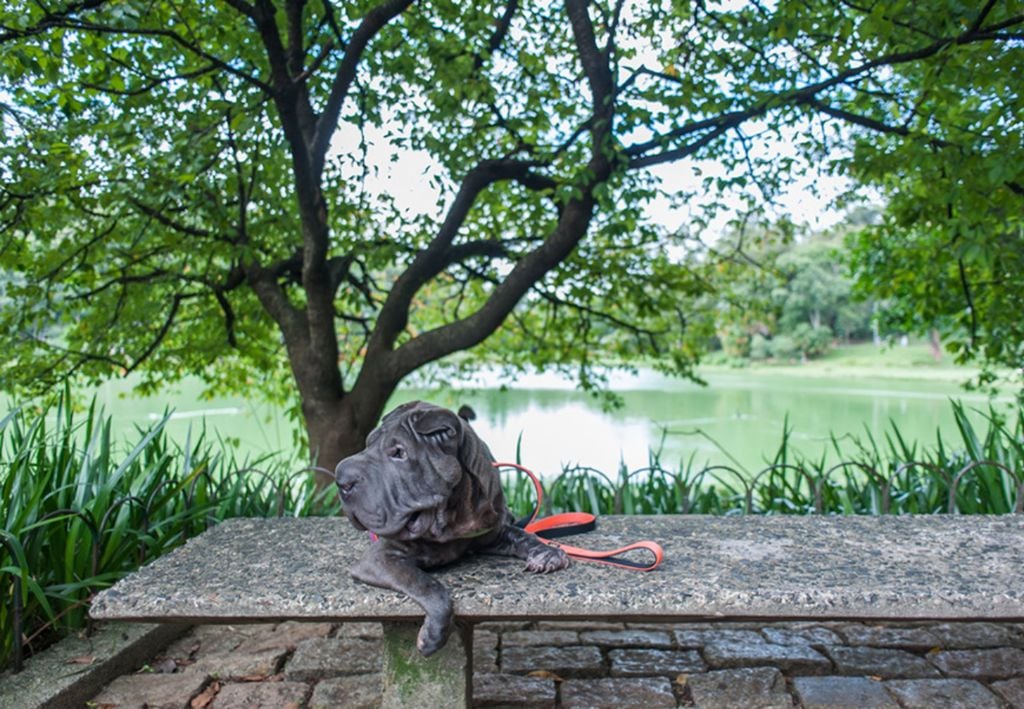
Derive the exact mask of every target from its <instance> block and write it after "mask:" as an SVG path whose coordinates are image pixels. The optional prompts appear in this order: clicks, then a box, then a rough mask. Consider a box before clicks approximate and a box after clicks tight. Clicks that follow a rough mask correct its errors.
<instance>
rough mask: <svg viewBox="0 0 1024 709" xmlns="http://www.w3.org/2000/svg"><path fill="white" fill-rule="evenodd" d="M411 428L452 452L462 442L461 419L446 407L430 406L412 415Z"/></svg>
mask: <svg viewBox="0 0 1024 709" xmlns="http://www.w3.org/2000/svg"><path fill="white" fill-rule="evenodd" d="M412 430H413V431H415V432H416V433H417V434H418V435H420V436H423V437H424V438H426V439H427V440H428V441H432V442H434V443H437V444H438V445H440V446H441V448H443V449H444V450H446V451H449V452H451V453H454V452H455V451H457V450H458V449H459V444H460V443H461V442H462V421H461V420H460V419H459V417H458V416H456V415H455V414H453V413H452V412H451V411H449V410H448V409H441V408H436V409H435V408H430V409H426V410H425V411H418V412H416V413H415V414H414V415H413V420H412Z"/></svg>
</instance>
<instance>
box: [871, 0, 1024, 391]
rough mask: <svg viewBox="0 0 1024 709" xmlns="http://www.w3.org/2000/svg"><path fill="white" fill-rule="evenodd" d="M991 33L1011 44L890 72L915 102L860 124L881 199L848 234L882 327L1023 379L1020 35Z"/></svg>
mask: <svg viewBox="0 0 1024 709" xmlns="http://www.w3.org/2000/svg"><path fill="white" fill-rule="evenodd" d="M992 6H994V3H992V2H989V3H987V5H986V7H992ZM1015 9H1019V8H1015ZM972 26H973V25H972ZM994 35H995V36H996V37H997V38H1006V39H1008V40H1012V44H1010V45H1005V46H1003V47H1002V48H1000V45H999V44H993V45H989V46H984V45H977V46H976V47H975V48H974V51H970V52H966V53H962V54H961V53H950V54H949V55H948V56H945V57H943V59H942V61H939V62H936V63H927V64H918V65H914V64H907V65H902V66H900V67H899V68H897V69H896V70H895V71H894V74H893V78H892V84H893V85H894V87H896V90H898V87H900V86H908V85H913V86H916V87H919V89H920V91H919V93H918V94H917V98H916V100H915V101H914V103H912V104H907V105H906V106H905V108H904V110H903V111H902V113H901V114H900V115H899V116H898V117H897V119H896V120H889V121H879V122H877V123H871V122H863V123H862V124H860V126H859V127H858V134H857V135H856V140H855V147H854V159H853V161H852V162H851V168H852V174H853V175H855V176H856V177H857V179H859V180H860V181H862V182H864V183H868V184H872V185H874V186H875V187H876V188H877V189H878V190H879V191H880V192H881V193H882V195H883V196H884V197H885V200H886V204H887V207H886V209H885V212H884V214H883V215H882V218H881V219H877V220H873V221H872V222H871V223H869V224H867V225H866V226H865V228H864V229H862V230H860V231H859V233H858V234H856V235H855V236H854V238H852V239H851V246H852V249H853V266H854V273H855V277H856V280H857V288H858V290H859V292H860V293H861V294H863V295H866V296H868V297H872V298H876V299H878V300H879V301H881V304H882V305H883V306H884V307H881V308H880V310H879V313H878V316H879V320H880V321H881V324H882V325H883V326H885V327H888V328H894V329H900V330H903V331H907V332H916V333H919V334H922V335H924V334H927V335H929V336H930V340H931V342H932V343H933V351H934V352H935V353H936V354H938V352H937V351H936V350H934V348H935V346H936V343H937V341H938V339H939V337H940V336H941V338H942V339H943V340H944V341H945V342H946V346H947V348H948V349H949V350H950V351H951V352H953V353H954V355H955V359H956V360H957V361H958V362H961V363H966V362H975V363H979V364H981V365H983V366H984V368H985V371H984V372H983V374H982V381H986V380H991V379H993V378H994V376H995V375H994V372H993V371H992V369H993V368H994V367H1011V368H1013V369H1015V370H1016V371H1017V372H1018V374H1019V375H1024V322H1022V320H1021V318H1020V313H1021V312H1022V309H1024V121H1022V118H1024V92H1022V90H1021V88H1022V84H1021V81H1020V76H1019V67H1020V65H1021V61H1024V33H1022V32H1021V31H1020V28H1019V27H1017V28H1010V27H1004V28H1000V29H998V30H997V31H995V33H994ZM961 77H969V81H970V82H971V83H972V84H973V85H974V86H973V88H972V89H971V90H970V91H967V92H962V91H960V90H959V89H958V88H957V86H956V85H957V84H958V82H959V81H960V78H961ZM1022 381H1024V379H1022Z"/></svg>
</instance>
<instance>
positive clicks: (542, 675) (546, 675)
mask: <svg viewBox="0 0 1024 709" xmlns="http://www.w3.org/2000/svg"><path fill="white" fill-rule="evenodd" d="M526 676H527V677H536V678H538V679H553V680H555V681H556V682H561V681H562V678H561V677H559V676H558V675H556V674H555V673H554V672H549V671H548V670H534V671H533V672H530V673H528V674H527V675H526Z"/></svg>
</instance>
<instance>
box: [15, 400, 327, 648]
mask: <svg viewBox="0 0 1024 709" xmlns="http://www.w3.org/2000/svg"><path fill="white" fill-rule="evenodd" d="M166 422H167V416H165V417H164V418H163V419H162V420H161V421H159V422H157V423H155V424H154V425H152V426H151V427H149V428H147V429H144V430H143V429H140V430H138V431H137V434H136V438H135V439H134V440H132V441H128V442H127V444H126V445H122V444H121V442H119V441H115V440H113V438H112V436H111V423H110V418H109V417H107V416H105V415H104V414H103V413H102V412H101V411H98V410H97V409H96V408H95V406H94V405H93V406H90V408H89V409H88V411H86V412H85V413H83V414H76V413H74V412H73V410H72V407H71V406H70V403H69V401H68V398H67V397H66V396H62V397H60V398H59V399H58V401H57V403H56V404H55V405H54V406H53V407H52V408H47V409H44V410H40V411H31V410H28V409H18V410H15V411H12V412H11V413H9V414H8V415H7V416H6V417H5V418H4V419H3V420H2V421H0V535H2V537H3V538H4V539H6V540H8V541H9V542H10V544H11V547H10V548H8V547H5V546H0V598H3V599H4V602H3V604H2V605H0V666H2V665H4V664H6V662H7V660H8V659H9V658H10V657H11V652H12V645H11V643H12V638H13V634H12V632H11V631H12V623H13V617H12V607H11V605H10V603H9V600H10V599H11V598H12V593H13V591H14V588H15V584H14V581H15V579H18V580H19V581H20V588H21V592H22V601H23V604H24V621H23V622H24V628H23V634H24V636H25V637H26V638H27V641H26V644H27V646H28V647H29V648H36V647H40V646H43V645H45V644H46V643H48V642H49V641H51V640H52V639H54V638H56V637H59V636H60V635H62V634H65V633H68V632H71V631H73V630H75V629H78V628H82V627H84V626H85V624H86V622H87V617H86V613H87V611H88V602H89V598H90V596H91V595H92V594H94V593H96V592H97V591H100V590H102V589H104V588H107V587H108V586H110V585H111V584H113V583H114V582H115V581H117V580H118V579H119V578H121V577H122V576H124V575H125V574H127V573H129V572H130V571H133V570H134V569H136V568H138V567H139V566H140V565H142V564H144V563H147V562H148V561H150V560H152V559H154V558H156V557H158V556H160V555H162V554H164V553H166V552H168V551H170V550H171V549H173V548H175V547H176V546H178V545H180V544H182V543H184V542H185V541H186V540H187V539H188V538H190V537H192V536H195V535H196V534H199V533H200V532H202V531H203V530H204V529H206V528H207V527H208V526H210V525H213V524H216V523H217V522H218V521H220V520H222V519H225V518H228V517H237V516H275V515H278V516H279V515H289V516H291V515H310V514H336V513H337V511H338V503H337V499H336V495H335V494H334V491H333V490H327V491H324V492H317V491H316V490H315V489H314V486H313V483H312V480H311V478H310V476H309V475H308V474H307V473H306V471H298V472H297V473H294V474H291V475H289V474H288V470H287V469H286V468H284V467H283V465H282V464H281V463H279V462H274V461H271V460H257V461H252V462H251V463H248V464H246V463H244V462H240V461H236V460H235V459H234V458H233V457H232V455H231V454H230V453H227V452H226V449H225V448H224V447H222V446H219V445H217V444H216V443H214V442H211V441H208V440H206V437H205V435H204V434H202V433H200V434H199V435H197V436H196V437H195V439H194V440H190V441H187V442H186V443H185V445H184V447H181V448H179V447H177V446H175V445H174V444H172V443H171V441H170V440H169V439H168V438H167V435H166V434H165V432H164V424H165V423H166Z"/></svg>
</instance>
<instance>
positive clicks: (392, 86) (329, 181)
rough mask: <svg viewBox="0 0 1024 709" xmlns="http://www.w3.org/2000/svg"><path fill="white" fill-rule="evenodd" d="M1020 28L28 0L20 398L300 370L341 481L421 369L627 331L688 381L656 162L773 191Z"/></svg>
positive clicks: (911, 19)
mask: <svg viewBox="0 0 1024 709" xmlns="http://www.w3.org/2000/svg"><path fill="white" fill-rule="evenodd" d="M1022 23H1024V17H1022V16H1021V14H1020V13H1019V11H1018V8H1017V5H1016V3H1015V2H1011V1H1006V2H988V3H986V4H985V5H984V6H982V7H965V6H963V5H961V4H959V3H955V2H946V1H941V0H934V1H932V2H928V3H923V4H922V3H917V4H913V5H912V4H910V3H897V4H894V5H891V6H883V5H882V4H872V3H867V4H865V5H861V4H860V3H858V2H854V1H849V2H840V3H833V2H824V1H823V0H822V1H811V2H807V1H806V0H801V1H799V2H797V1H795V0H781V1H780V2H778V3H776V4H774V6H772V7H767V6H765V5H763V4H762V3H760V2H751V3H743V4H740V5H738V6H736V7H732V6H725V7H719V6H717V5H716V4H714V3H705V2H695V3H680V2H655V3H637V4H628V5H627V3H625V2H623V0H608V1H606V2H587V0H565V3H564V6H557V5H552V4H550V3H538V4H533V3H525V2H520V0H505V1H504V2H480V3H455V2H451V1H450V0H448V1H439V2H421V3H414V2H413V0H381V1H378V2H373V1H368V0H363V1H361V2H345V3H341V2H334V1H333V0H320V1H318V2H310V1H309V0H145V1H143V0H117V1H115V0H48V1H47V2H36V1H33V2H29V1H28V0H20V1H15V2H9V3H7V4H6V5H5V9H4V10H3V11H0V47H2V50H3V54H2V59H0V61H2V66H3V76H4V85H3V87H2V89H0V97H2V102H3V106H2V111H3V114H4V123H3V127H2V131H3V134H2V139H3V145H2V148H0V150H2V154H3V162H2V172H3V175H2V177H3V180H2V182H3V185H4V186H3V188H2V190H3V191H2V197H0V220H2V222H0V228H2V230H3V235H4V243H3V246H2V248H0V267H2V268H3V269H4V270H6V271H8V272H9V274H11V276H10V278H9V279H8V281H7V284H8V285H7V291H6V293H5V294H4V295H5V298H6V301H5V302H6V303H7V304H8V305H7V307H5V309H4V312H3V316H2V319H3V328H2V331H3V333H4V334H3V335H2V337H3V338H4V340H3V344H4V348H5V351H6V353H7V360H8V362H7V365H6V366H5V368H4V370H3V384H4V385H5V386H6V387H13V386H18V385H22V386H24V385H29V384H31V385H36V386H46V385H47V384H49V383H51V382H53V381H55V380H57V379H60V378H62V377H67V376H71V375H77V376H83V377H86V378H92V379H99V378H104V377H108V376H112V375H117V374H120V373H124V372H132V371H138V372H142V373H143V376H144V377H145V380H144V384H145V385H146V386H150V387H155V386H157V385H159V384H160V383H161V382H163V381H168V380H173V379H175V378H178V377H181V376H184V375H185V374H190V373H198V374H200V375H202V376H203V377H205V378H206V379H207V380H208V381H209V382H211V384H212V385H213V386H215V387H221V388H234V389H242V390H249V389H251V388H252V387H259V388H261V389H267V390H272V389H273V387H274V383H275V382H280V381H284V380H285V379H286V378H289V377H290V379H291V380H292V381H293V382H294V386H295V389H296V390H297V392H298V396H299V399H300V400H301V412H302V417H303V420H304V422H305V427H306V430H307V432H308V436H309V443H310V446H311V448H312V450H313V451H314V452H315V455H316V459H317V460H318V461H319V463H320V465H322V466H323V467H325V468H328V469H330V468H332V467H333V465H334V463H335V462H336V461H337V460H338V459H339V458H341V457H342V456H343V455H346V454H348V453H351V452H353V451H355V450H358V449H359V448H361V447H362V443H363V439H364V437H365V435H366V433H367V432H368V431H369V430H370V429H371V428H372V427H373V426H374V425H375V423H376V421H377V419H378V417H379V416H380V414H381V411H382V409H383V407H384V405H385V403H386V401H387V399H388V397H389V395H390V394H391V393H392V392H393V390H394V389H395V387H396V386H397V385H398V384H399V382H401V381H402V379H403V378H404V377H406V376H408V375H409V374H410V373H412V372H414V371H416V370H418V369H419V368H421V367H423V366H424V365H426V364H428V363H431V362H437V361H439V360H442V359H443V358H446V357H448V356H450V355H453V354H454V353H458V352H462V351H471V353H472V354H477V355H479V354H481V353H486V348H487V344H486V343H487V341H488V338H490V337H491V336H492V335H495V334H497V336H498V337H497V340H498V341H500V342H502V343H504V345H503V347H504V351H505V352H506V353H507V352H508V351H511V352H512V355H513V361H514V362H525V361H529V362H532V363H533V364H537V365H551V364H555V365H565V364H567V363H569V362H579V363H580V364H579V372H580V376H581V377H582V378H583V379H584V381H591V379H592V375H593V373H594V371H596V370H595V367H594V364H595V361H594V355H593V354H592V353H593V352H594V351H595V350H596V349H599V347H600V343H599V342H597V341H596V340H595V337H596V335H595V333H601V332H605V329H606V328H607V327H608V326H611V327H613V328H614V329H615V330H616V331H618V332H620V333H625V334H626V335H628V337H619V338H616V339H615V346H616V347H617V348H619V349H620V352H619V354H620V355H622V356H628V357H635V356H637V355H643V356H656V357H659V362H661V363H662V366H664V367H665V368H666V369H670V370H672V371H675V372H677V373H680V374H684V375H685V374H688V373H691V368H692V365H693V362H694V358H695V353H696V350H695V349H694V347H693V346H692V345H691V344H689V342H690V340H689V338H690V337H692V334H693V333H692V331H691V330H690V328H689V323H688V320H687V313H686V307H685V305H686V302H687V300H688V299H690V298H692V297H694V296H695V295H697V294H699V293H700V292H701V291H702V289H703V288H704V287H705V286H704V284H703V282H702V281H701V279H700V278H699V274H695V273H692V272H691V271H690V270H688V269H687V268H686V267H685V266H681V265H679V264H678V263H677V262H676V261H675V260H674V259H673V258H671V257H670V256H669V255H668V254H667V252H666V249H665V248H664V245H663V244H662V243H661V242H660V240H659V233H658V231H657V230H656V229H655V228H654V227H653V226H652V225H651V224H650V223H649V222H648V221H647V220H646V217H645V212H644V207H645V205H646V204H647V203H648V202H649V201H650V199H651V198H652V197H653V196H654V195H655V194H656V193H657V190H658V185H657V183H656V182H655V181H654V180H653V178H652V177H651V175H650V169H651V168H653V167H655V166H658V165H663V164H667V163H679V162H681V161H685V160H687V159H690V158H702V159H712V160H717V161H719V162H721V163H722V164H724V165H725V168H726V177H724V178H709V179H708V180H707V182H706V188H707V190H708V191H709V192H713V193H715V194H724V193H725V192H726V191H728V190H730V189H732V190H738V191H741V192H745V193H746V195H747V197H748V199H750V200H754V201H763V200H764V199H766V198H770V197H771V196H772V194H773V193H774V192H775V191H776V190H777V189H778V186H779V184H780V183H781V182H782V181H784V179H785V178H786V176H787V175H788V174H791V173H792V172H793V170H794V169H796V166H798V165H800V164H806V162H807V160H808V159H822V156H824V155H827V154H829V153H828V150H829V148H830V145H831V142H832V141H835V140H842V139H843V137H844V136H845V135H846V133H845V132H844V129H842V126H843V125H849V124H853V125H858V126H864V125H867V126H872V127H879V126H882V127H884V128H886V130H884V132H883V133H882V135H884V137H885V138H886V139H887V140H889V141H896V143H897V144H900V145H901V144H902V143H901V142H900V141H903V142H910V143H913V142H915V141H919V140H920V138H919V136H918V134H917V133H916V132H915V131H911V130H910V129H908V130H907V131H906V132H904V133H901V132H900V131H899V130H895V131H894V130H889V129H888V124H887V123H886V121H888V120H890V119H891V117H892V116H893V115H901V114H903V113H905V112H906V111H914V110H915V109H914V107H915V106H917V105H919V104H920V103H921V102H922V101H925V100H930V96H931V95H930V94H927V93H926V91H928V90H930V88H931V87H932V85H929V87H927V88H925V89H921V88H919V87H917V86H915V85H913V83H912V82H910V81H893V77H894V76H898V77H903V76H904V75H910V74H913V73H915V72H917V73H920V72H927V71H930V70H931V69H930V67H934V66H936V65H940V64H941V65H944V66H948V65H949V64H950V63H951V62H952V63H957V64H958V65H959V64H970V63H976V62H980V61H981V58H982V57H988V58H991V57H998V58H999V61H1002V62H1009V61H1011V59H1010V58H1009V57H1012V56H1015V55H1016V54H1018V53H1019V49H1018V46H1019V36H1018V35H1017V34H1015V33H1017V32H1019V28H1020V27H1021V26H1022ZM943 81H944V82H945V83H944V85H943V99H942V100H945V101H954V100H962V99H965V98H967V97H971V98H973V97H980V98H981V100H982V101H983V104H982V105H990V106H991V110H992V111H993V112H995V111H996V107H995V104H994V103H993V102H995V101H996V100H997V98H998V94H990V93H989V91H990V89H991V87H990V86H989V85H988V84H987V83H986V82H984V81H982V80H980V79H979V77H978V76H975V75H972V74H971V72H968V71H960V70H957V71H947V72H946V73H945V74H944V76H943ZM984 102H987V103H984ZM940 117H941V114H940ZM953 118H954V117H951V120H952V119H953ZM780 137H781V138H784V139H786V140H787V141H789V142H790V143H792V148H791V150H792V153H791V154H788V155H783V156H779V155H778V154H777V152H776V151H775V150H768V151H766V150H765V149H764V146H765V145H766V144H768V143H767V142H768V141H769V140H776V141H777V140H778V139H779V138H780ZM336 140H338V142H337V143H335V141H336ZM372 141H377V142H378V143H383V144H386V145H388V146H390V147H391V148H392V149H393V150H395V151H418V152H420V153H422V154H426V155H428V156H429V157H430V159H431V161H432V165H433V166H434V167H432V168H431V170H430V171H429V173H428V174H427V175H423V176H422V177H420V178H416V179H417V180H421V181H422V182H423V183H424V189H428V187H429V186H431V185H433V186H436V187H437V190H438V193H439V195H440V198H439V199H440V204H439V208H438V210H437V211H436V213H435V214H417V213H415V212H410V211H408V210H407V209H403V207H402V205H401V204H400V203H399V201H398V200H397V199H396V197H395V195H394V194H388V193H381V192H379V191H375V190H374V189H373V180H372V178H373V176H374V171H375V170H376V169H377V167H378V166H376V165H373V164H371V161H372V160H373V159H374V158H375V156H380V155H383V154H385V153H383V152H381V151H380V150H371V149H370V148H369V147H368V146H369V144H370V143H371V142H372ZM775 144H777V143H775ZM332 145H337V146H339V147H338V148H337V152H333V151H332ZM343 145H347V146H350V147H348V148H345V149H342V147H341V146H343ZM352 146H354V147H352ZM395 154H399V153H395ZM666 353H667V354H669V355H671V357H670V358H669V359H661V357H662V356H663V355H664V354H666ZM266 372H269V373H270V374H269V375H265V374H264V373H266ZM283 373H287V377H285V376H283ZM276 391H278V392H280V391H282V390H281V389H277V390H276Z"/></svg>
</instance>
